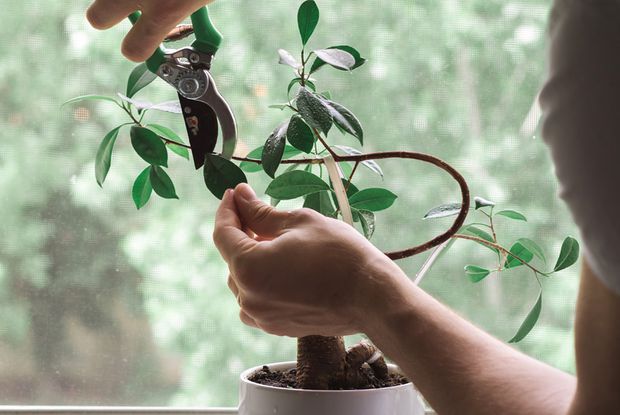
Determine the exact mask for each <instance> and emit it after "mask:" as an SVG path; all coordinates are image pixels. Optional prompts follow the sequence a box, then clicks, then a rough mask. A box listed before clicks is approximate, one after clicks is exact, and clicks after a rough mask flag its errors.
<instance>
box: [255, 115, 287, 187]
mask: <svg viewBox="0 0 620 415" xmlns="http://www.w3.org/2000/svg"><path fill="white" fill-rule="evenodd" d="M287 129H288V121H286V122H283V123H282V124H280V125H279V126H277V127H276V129H275V130H273V132H272V133H271V135H270V136H269V138H268V139H267V141H266V142H265V147H263V153H262V155H261V161H262V166H263V170H264V171H265V173H267V175H269V176H270V177H275V174H276V170H278V167H279V166H280V162H281V161H282V156H283V155H284V146H285V145H286V130H287Z"/></svg>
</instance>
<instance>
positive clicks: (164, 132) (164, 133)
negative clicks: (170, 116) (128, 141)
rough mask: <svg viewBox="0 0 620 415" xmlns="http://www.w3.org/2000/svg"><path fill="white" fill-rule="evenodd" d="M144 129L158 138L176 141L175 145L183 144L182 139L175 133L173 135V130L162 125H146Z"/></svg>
mask: <svg viewBox="0 0 620 415" xmlns="http://www.w3.org/2000/svg"><path fill="white" fill-rule="evenodd" d="M146 128H148V129H149V130H151V131H153V132H154V133H155V134H157V135H158V136H160V137H164V138H167V139H168V140H172V141H176V142H177V143H181V144H184V142H183V139H182V138H181V137H180V136H179V135H178V134H177V133H175V132H174V131H173V130H171V129H170V128H168V127H166V126H164V125H159V124H148V125H146Z"/></svg>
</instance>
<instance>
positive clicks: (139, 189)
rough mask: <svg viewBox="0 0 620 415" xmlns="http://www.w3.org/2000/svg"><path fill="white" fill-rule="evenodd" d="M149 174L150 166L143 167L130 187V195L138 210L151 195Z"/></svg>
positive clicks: (151, 188)
mask: <svg viewBox="0 0 620 415" xmlns="http://www.w3.org/2000/svg"><path fill="white" fill-rule="evenodd" d="M150 175H151V166H149V167H147V168H146V169H144V170H143V171H142V173H140V174H139V175H138V177H137V178H136V181H135V182H134V183H133V187H132V188H131V196H132V198H133V201H134V203H135V204H136V208H138V210H140V209H141V208H142V207H143V206H144V205H146V203H147V202H148V201H149V199H150V197H151V193H152V192H153V187H152V186H151V178H150Z"/></svg>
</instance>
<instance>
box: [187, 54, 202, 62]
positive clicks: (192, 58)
mask: <svg viewBox="0 0 620 415" xmlns="http://www.w3.org/2000/svg"><path fill="white" fill-rule="evenodd" d="M189 61H190V62H191V63H198V62H200V55H199V54H197V53H192V54H190V55H189Z"/></svg>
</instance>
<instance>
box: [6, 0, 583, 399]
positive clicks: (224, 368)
mask: <svg viewBox="0 0 620 415" xmlns="http://www.w3.org/2000/svg"><path fill="white" fill-rule="evenodd" d="M298 4H299V2H297V1H285V0H270V1H268V2H264V1H263V2H259V1H241V0H227V1H218V2H216V3H214V5H213V6H212V17H213V19H214V21H215V22H216V24H217V26H218V27H219V28H220V30H221V31H222V33H223V34H224V35H225V43H224V44H223V47H222V49H221V50H220V51H219V52H218V55H217V60H216V62H215V64H214V67H213V74H214V77H215V78H216V80H217V82H218V86H219V88H220V90H221V92H222V93H223V94H224V95H225V97H226V98H227V100H228V101H229V102H230V104H231V106H232V108H233V109H234V111H235V113H236V116H237V118H238V121H239V128H240V137H241V143H240V148H241V150H242V151H243V150H246V151H247V150H250V149H253V148H255V147H257V146H258V145H260V144H261V143H262V142H264V140H265V138H266V137H267V136H268V135H269V133H270V132H271V130H273V128H274V127H275V126H276V125H277V123H278V122H279V121H280V119H281V114H280V113H279V111H278V110H274V109H268V108H267V106H268V105H269V104H272V103H279V102H282V101H283V100H285V99H286V86H287V84H288V80H289V77H290V75H291V74H290V68H287V67H284V66H278V65H277V53H276V50H277V49H278V48H285V49H287V50H290V51H295V52H296V51H298V49H299V41H298V33H297V29H296V18H295V16H296V10H297V6H298ZM87 5H88V1H87V0H71V1H61V0H48V1H45V2H41V1H33V0H24V1H21V2H15V1H9V0H0V10H2V25H1V26H0V34H1V38H2V39H3V42H0V51H1V53H2V56H3V58H2V60H1V61H0V92H1V94H2V100H1V101H0V127H1V128H0V200H1V203H0V217H1V218H2V220H1V221H0V235H1V237H0V310H1V316H2V318H0V404H88V405H112V404H114V405H118V404H131V405H201V406H205V405H217V406H233V405H236V403H237V379H238V376H239V373H240V372H241V371H242V370H243V369H244V368H247V367H250V366H255V365H261V364H264V363H268V362H273V361H282V360H293V359H294V358H295V349H296V345H295V341H294V339H289V338H278V337H274V336H269V335H265V334H263V333H261V332H259V331H257V330H254V329H251V328H248V327H245V326H243V325H242V324H241V322H240V321H239V320H238V317H237V313H238V310H237V304H236V302H235V299H234V297H233V296H232V295H230V294H229V292H228V289H227V287H226V277H227V269H226V267H225V265H224V263H223V261H222V260H221V259H220V258H219V255H218V253H217V251H216V249H215V248H214V246H213V243H212V241H211V234H212V230H213V216H214V212H215V209H216V207H217V201H216V199H215V198H214V197H212V196H211V195H210V194H209V193H208V192H207V190H206V189H205V187H204V184H203V179H202V176H201V174H200V173H197V172H196V171H195V170H194V169H193V168H192V166H191V165H190V163H188V162H186V161H185V160H183V159H181V158H176V159H174V160H172V162H171V165H170V173H171V175H172V176H173V179H174V180H175V184H176V186H177V191H178V194H179V196H180V200H179V201H164V200H162V199H159V198H154V199H153V200H151V202H150V203H149V204H148V205H147V206H146V207H145V208H143V209H142V210H140V211H136V209H135V207H134V206H133V202H132V200H131V185H132V183H133V180H134V178H135V177H136V176H137V175H138V173H140V171H141V169H142V168H143V167H144V166H143V162H142V161H141V160H140V159H139V158H138V157H137V156H136V155H135V154H134V152H133V150H132V148H131V144H130V142H129V137H128V131H127V130H123V131H122V132H121V134H120V135H119V139H118V141H117V145H116V148H115V150H114V155H113V159H112V160H113V162H112V168H111V171H110V174H109V176H108V179H107V181H106V183H105V185H104V187H103V189H101V188H99V187H98V186H97V184H96V182H95V177H94V157H95V153H96V151H97V147H98V145H99V142H100V140H101V139H102V138H103V136H104V135H105V134H106V133H107V132H108V131H109V130H110V129H112V128H113V127H115V126H116V125H118V124H119V123H120V122H123V121H124V118H123V114H122V113H121V111H120V110H119V109H118V108H116V107H114V106H112V105H109V104H107V103H104V102H101V103H99V102H95V103H93V102H85V103H81V104H76V105H70V106H65V107H62V108H61V104H62V103H63V102H64V101H66V100H68V99H69V98H72V97H74V96H78V95H83V94H107V95H111V96H114V95H115V94H116V93H117V92H123V91H124V89H125V80H126V78H127V75H128V74H129V72H130V71H131V69H132V68H133V66H134V65H133V64H132V63H130V62H128V61H126V60H125V59H124V58H123V57H122V56H121V54H120V51H119V45H120V42H121V39H122V36H123V35H124V33H126V31H127V30H128V26H129V25H128V24H124V25H122V27H117V28H114V29H112V30H108V31H105V32H98V31H95V30H93V29H91V28H90V27H89V26H88V24H87V23H86V21H85V19H84V11H85V9H86V7H87ZM319 5H320V7H321V13H322V17H321V22H320V26H319V30H318V32H317V35H316V37H315V38H314V39H313V41H312V45H314V46H316V47H326V46H331V45H338V44H351V45H353V46H356V47H357V48H358V49H359V50H360V51H361V52H362V54H363V55H364V56H365V57H367V58H368V64H367V65H366V66H364V67H362V68H360V69H358V70H357V71H356V72H355V73H353V74H351V75H349V74H347V73H344V72H337V71H327V70H326V71H322V72H320V73H318V74H317V75H316V78H317V81H318V82H320V83H321V85H323V87H322V89H324V90H329V91H330V92H331V93H332V95H333V96H334V97H337V98H338V100H339V101H340V102H342V103H343V104H345V105H347V106H348V107H350V108H351V109H352V110H354V111H355V112H356V114H357V115H358V116H359V118H360V119H361V121H362V123H363V124H364V126H365V129H366V137H367V138H366V141H367V150H369V151H370V150H412V151H420V152H425V153H430V154H434V155H437V156H439V157H441V158H444V159H445V160H447V161H449V162H450V163H452V164H453V165H454V166H455V167H456V168H457V169H458V170H460V171H461V172H462V173H463V175H464V176H465V177H466V178H467V180H468V181H469V183H470V185H471V188H472V192H473V193H474V194H475V195H479V196H483V197H485V198H487V199H491V200H493V201H495V202H496V203H498V205H499V206H500V207H501V208H506V209H508V208H510V209H516V210H518V211H521V212H523V213H524V214H526V216H527V217H528V219H529V221H528V222H527V223H524V222H517V221H510V220H504V221H501V222H500V223H498V225H497V226H498V233H499V237H500V240H502V242H504V243H505V244H508V245H510V243H511V241H513V240H515V239H517V238H519V237H528V238H531V239H534V240H536V241H538V242H540V244H541V245H542V246H543V247H544V248H545V251H546V253H547V257H548V264H547V267H548V268H549V267H552V266H553V264H554V263H555V258H556V256H557V254H558V253H559V249H560V244H561V241H562V239H563V237H564V236H565V235H568V234H572V235H575V234H576V230H575V229H574V227H573V225H572V222H571V220H570V217H569V215H568V213H567V210H566V208H565V207H564V205H563V204H562V203H561V202H560V201H559V200H558V198H557V183H556V181H555V177H554V175H553V166H552V164H551V162H550V158H549V154H548V152H547V149H546V148H545V146H544V144H543V142H542V141H541V139H540V131H539V127H538V121H539V116H540V113H539V110H538V108H537V106H536V104H535V103H536V97H537V92H538V90H539V89H540V87H541V85H542V82H543V80H544V73H545V63H544V62H545V26H546V21H547V14H548V9H549V6H550V5H549V2H548V1H546V0H545V1H543V0H520V1H519V0H515V1H504V0H501V1H500V0H472V1H457V0H444V1H428V0H416V1H412V0H392V1H383V2H376V1H370V0H356V1H352V0H350V1H335V0H334V1H327V0H324V1H320V2H319ZM140 97H141V98H143V99H148V100H151V101H165V100H170V99H174V98H175V94H174V93H173V92H172V90H171V89H170V88H169V87H168V86H167V85H166V84H164V83H163V82H161V81H157V82H156V83H155V84H153V86H152V87H150V88H149V89H148V90H145V91H143V92H142V93H141V95H140ZM150 117H151V120H152V121H154V122H159V123H162V124H166V125H172V126H173V127H174V129H175V130H176V131H177V132H178V133H184V128H183V125H182V122H181V120H180V119H178V117H177V116H172V115H160V114H157V115H155V114H153V115H150ZM333 140H336V141H338V142H339V144H343V145H349V146H355V144H356V143H355V142H354V140H353V139H352V138H350V137H346V136H340V135H339V134H338V133H335V135H334V138H333ZM381 166H382V167H383V170H384V171H385V179H384V181H383V182H381V179H380V178H378V177H377V176H375V175H373V174H372V173H370V172H368V171H364V170H362V171H361V172H360V179H361V183H362V185H364V186H377V185H381V184H382V185H384V186H385V187H387V188H389V189H391V190H392V191H394V192H395V193H397V194H398V195H399V196H400V197H399V199H398V201H397V203H396V205H395V207H394V208H392V209H391V210H389V211H387V212H385V213H382V214H380V215H379V219H378V223H377V232H376V235H375V236H374V238H373V242H374V243H375V244H376V245H377V246H379V247H380V248H382V249H384V250H389V249H395V248H401V247H405V246H410V245H413V244H416V243H419V242H422V241H424V240H427V239H429V238H430V237H432V236H433V235H435V234H438V233H439V232H441V231H442V230H443V229H445V228H446V227H448V226H449V219H448V220H437V221H424V220H423V219H422V218H423V216H424V214H425V213H426V212H427V211H428V210H429V209H430V208H432V207H434V206H436V205H440V204H442V203H448V202H457V201H458V200H459V199H458V198H459V195H458V189H457V187H456V185H455V184H454V183H453V182H451V181H450V179H449V178H448V177H447V176H446V175H445V174H444V173H442V172H441V171H438V170H436V169H433V168H430V167H428V166H425V165H422V164H419V163H416V162H395V161H390V162H384V163H381ZM251 181H252V184H253V185H254V186H255V187H256V188H257V190H258V191H259V192H262V191H263V190H264V189H265V186H266V184H267V181H266V180H265V178H264V177H263V176H261V174H255V175H253V176H252V178H251ZM472 219H474V220H475V219H476V217H475V214H472ZM449 252H450V254H449V255H444V257H443V258H442V259H441V260H440V261H439V263H438V264H437V265H436V266H435V267H434V268H433V269H432V271H431V272H430V273H429V275H428V276H427V278H426V279H425V280H424V281H423V282H422V286H423V288H425V289H426V290H428V291H429V292H430V293H432V294H433V295H435V296H437V297H438V298H439V299H440V300H442V301H443V302H445V303H446V304H448V305H449V306H451V307H453V308H454V309H456V310H457V311H458V312H459V313H461V314H462V315H464V316H466V317H468V318H469V319H471V320H473V321H474V322H475V323H476V324H478V325H480V326H481V327H483V328H485V329H487V330H488V331H490V332H491V333H492V334H494V335H496V336H498V337H499V338H501V339H504V340H507V339H509V338H510V337H511V336H512V335H513V334H514V333H515V332H516V330H517V329H518V327H519V325H520V324H521V322H522V320H523V319H524V317H525V315H526V314H527V312H528V311H529V309H530V308H531V306H532V305H533V304H534V303H535V301H536V295H537V289H538V286H537V284H536V281H535V279H534V277H533V276H532V275H531V273H528V272H527V271H526V270H525V269H524V267H522V268H518V269H515V270H512V271H509V272H506V273H504V274H501V275H492V276H490V277H488V278H486V279H485V280H484V281H483V282H480V283H478V284H473V283H471V282H470V281H469V280H468V279H467V277H466V276H465V274H464V272H463V267H464V265H466V264H478V265H483V266H493V264H494V261H496V260H495V259H494V257H493V255H492V253H489V251H488V250H486V249H485V248H483V247H481V246H479V245H476V244H473V243H470V242H467V241H458V242H457V243H455V244H454V246H453V247H452V248H451V250H450V251H449ZM426 255H427V254H424V255H421V256H419V257H416V258H412V259H408V260H404V261H401V262H400V263H399V264H400V265H401V266H402V267H403V269H404V270H406V271H407V273H408V274H409V275H410V276H412V277H413V276H414V275H415V273H416V272H417V271H418V270H419V268H420V266H421V264H422V262H423V260H424V259H425V257H426ZM541 266H542V265H541ZM577 269H578V268H577V267H573V268H570V269H568V270H566V271H563V272H562V273H561V274H560V275H557V276H554V277H552V278H549V279H545V280H544V281H543V286H544V291H545V295H544V304H543V311H542V316H541V320H540V322H539V324H538V326H537V327H536V328H535V329H534V330H533V331H532V333H531V334H530V335H529V336H528V337H527V338H526V339H525V340H524V341H523V342H521V343H519V344H518V345H517V346H516V347H518V348H519V349H521V350H523V351H525V352H526V353H528V354H531V355H533V356H536V357H538V358H541V359H543V360H544V361H547V362H549V363H550V364H552V365H554V366H556V367H559V368H561V369H564V370H567V371H573V370H574V363H573V356H572V355H573V350H572V339H571V337H572V329H571V326H572V315H573V311H574V300H575V292H576V285H577V275H578V271H577ZM291 278H294V270H291Z"/></svg>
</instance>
